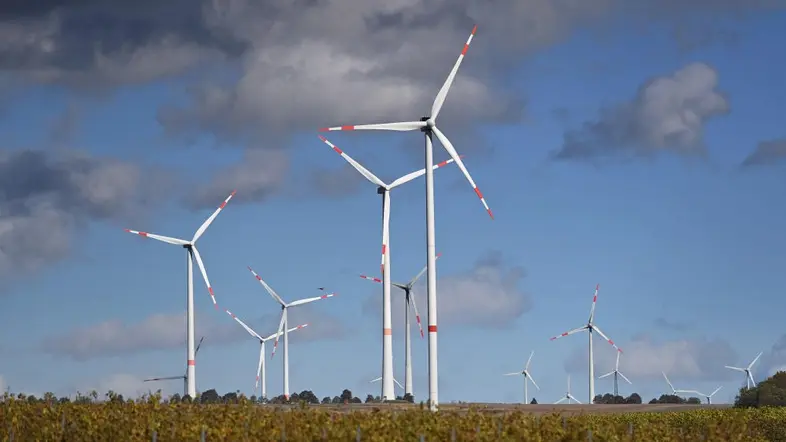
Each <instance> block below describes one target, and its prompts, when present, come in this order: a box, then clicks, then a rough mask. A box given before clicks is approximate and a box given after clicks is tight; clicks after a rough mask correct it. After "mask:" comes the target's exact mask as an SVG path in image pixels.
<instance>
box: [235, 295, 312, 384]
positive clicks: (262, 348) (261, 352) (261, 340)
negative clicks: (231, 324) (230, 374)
mask: <svg viewBox="0 0 786 442" xmlns="http://www.w3.org/2000/svg"><path fill="white" fill-rule="evenodd" d="M226 312H227V314H228V315H229V316H231V317H232V319H234V320H235V321H237V323H238V324H240V326H241V327H243V328H244V329H246V331H247V332H248V334H250V335H251V336H253V337H255V338H257V339H258V340H259V363H258V364H257V380H256V382H255V383H254V393H256V392H257V388H259V377H260V376H262V399H267V379H266V376H265V342H267V341H269V340H271V339H273V338H277V337H279V336H281V332H277V333H273V334H272V335H270V336H268V337H266V338H263V337H262V336H259V334H258V333H257V332H255V331H254V330H253V329H252V328H251V327H249V326H247V325H246V323H245V322H243V321H241V320H240V318H238V317H237V316H235V315H234V314H233V313H232V312H230V311H229V310H226ZM306 327H308V324H301V325H298V326H297V327H292V328H290V329H289V330H287V331H288V332H293V331H295V330H300V329H302V328H306Z"/></svg>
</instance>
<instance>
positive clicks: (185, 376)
mask: <svg viewBox="0 0 786 442" xmlns="http://www.w3.org/2000/svg"><path fill="white" fill-rule="evenodd" d="M204 340H205V337H204V336H202V337H201V338H200V339H199V344H197V346H196V350H194V356H196V354H197V353H199V347H201V346H202V341H204ZM175 379H182V380H183V395H187V394H188V369H186V372H185V374H183V375H182V376H167V377H164V378H150V379H145V380H144V381H143V382H156V381H172V380H175Z"/></svg>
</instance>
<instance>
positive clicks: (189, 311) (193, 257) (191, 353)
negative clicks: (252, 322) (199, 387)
mask: <svg viewBox="0 0 786 442" xmlns="http://www.w3.org/2000/svg"><path fill="white" fill-rule="evenodd" d="M233 196H235V191H234V190H233V191H232V193H230V194H229V196H228V197H227V199H225V200H224V202H223V203H221V205H220V206H218V209H216V211H215V212H213V214H212V215H210V217H209V218H208V219H206V220H205V222H204V223H202V225H201V226H199V229H197V231H196V233H194V237H193V238H191V241H186V240H184V239H179V238H171V237H169V236H162V235H155V234H153V233H147V232H140V231H137V230H130V229H125V231H126V232H128V233H133V234H136V235H139V236H143V237H145V238H150V239H155V240H158V241H161V242H165V243H167V244H172V245H175V246H181V247H183V248H184V249H186V370H187V371H188V374H187V375H186V379H187V384H188V396H191V398H194V397H195V396H196V359H195V358H196V351H195V350H194V269H193V261H196V263H197V265H198V266H199V271H200V272H201V273H202V279H204V280H205V284H206V285H207V291H208V293H210V298H211V299H212V300H213V306H214V307H215V308H216V309H218V304H216V297H215V294H214V293H213V287H212V286H211V285H210V280H209V279H208V278H207V271H206V270H205V265H204V264H203V263H202V257H201V256H200V255H199V250H197V247H196V242H197V240H198V239H199V238H200V237H201V236H202V234H204V233H205V230H207V228H208V226H210V224H211V223H212V222H213V220H215V219H216V217H217V216H218V214H219V213H220V212H221V211H222V210H223V209H224V207H226V205H227V203H228V202H229V200H231V199H232V197H233Z"/></svg>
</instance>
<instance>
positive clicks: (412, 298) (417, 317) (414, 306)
mask: <svg viewBox="0 0 786 442" xmlns="http://www.w3.org/2000/svg"><path fill="white" fill-rule="evenodd" d="M409 301H410V305H411V306H412V310H413V311H414V312H415V321H416V322H417V323H418V329H420V339H423V338H424V337H425V335H424V334H423V324H422V323H421V322H420V313H418V303H417V302H416V301H415V293H414V292H413V291H410V292H409Z"/></svg>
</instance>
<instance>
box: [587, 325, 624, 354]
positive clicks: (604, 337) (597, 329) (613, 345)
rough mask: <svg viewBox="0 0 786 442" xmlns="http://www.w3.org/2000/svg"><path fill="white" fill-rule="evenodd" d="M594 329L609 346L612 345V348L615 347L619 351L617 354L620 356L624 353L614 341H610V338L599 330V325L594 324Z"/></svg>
mask: <svg viewBox="0 0 786 442" xmlns="http://www.w3.org/2000/svg"><path fill="white" fill-rule="evenodd" d="M592 328H593V329H594V330H595V331H596V332H598V334H599V335H600V336H601V337H603V339H605V340H606V341H607V342H608V343H609V344H611V346H612V347H614V348H616V349H617V354H620V353H622V349H621V348H619V347H617V344H615V343H614V341H612V340H611V339H610V338H609V337H608V336H606V334H605V333H603V330H601V329H599V328H598V326H597V325H594V324H593V326H592Z"/></svg>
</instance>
